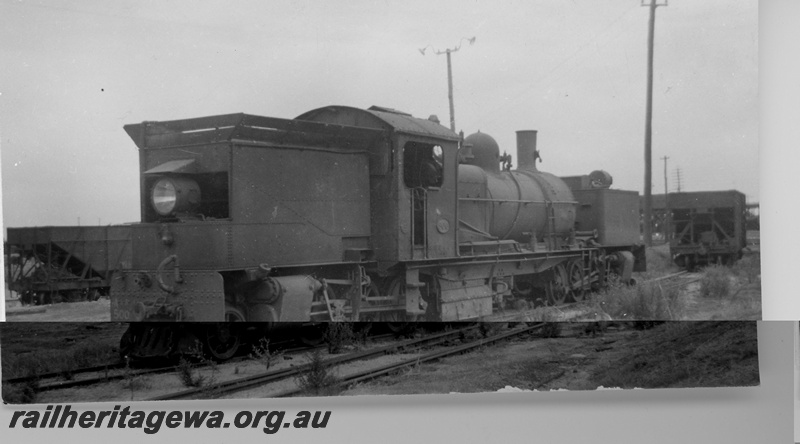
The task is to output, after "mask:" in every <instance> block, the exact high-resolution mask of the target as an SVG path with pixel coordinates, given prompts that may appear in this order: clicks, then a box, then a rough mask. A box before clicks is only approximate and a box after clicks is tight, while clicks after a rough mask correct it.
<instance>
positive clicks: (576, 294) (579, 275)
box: [569, 260, 586, 302]
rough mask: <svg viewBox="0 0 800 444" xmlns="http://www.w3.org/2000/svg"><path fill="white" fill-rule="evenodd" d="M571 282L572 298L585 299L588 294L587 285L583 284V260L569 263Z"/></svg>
mask: <svg viewBox="0 0 800 444" xmlns="http://www.w3.org/2000/svg"><path fill="white" fill-rule="evenodd" d="M569 283H570V287H571V289H572V300H574V301H575V302H581V301H583V298H584V296H586V286H585V285H584V284H583V266H582V265H581V261H579V260H577V261H573V262H572V263H571V264H570V265H569Z"/></svg>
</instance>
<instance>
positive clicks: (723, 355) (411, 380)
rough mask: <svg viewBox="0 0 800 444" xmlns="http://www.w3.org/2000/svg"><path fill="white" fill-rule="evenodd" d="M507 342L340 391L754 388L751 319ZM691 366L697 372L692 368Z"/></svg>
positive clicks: (573, 330) (572, 331)
mask: <svg viewBox="0 0 800 444" xmlns="http://www.w3.org/2000/svg"><path fill="white" fill-rule="evenodd" d="M582 330H583V329H582V328H580V326H577V325H572V326H571V327H569V328H566V327H565V328H564V331H563V332H562V336H563V337H559V338H552V339H537V340H526V341H516V342H509V343H507V344H506V345H503V346H500V347H491V348H486V349H483V350H481V351H478V352H474V353H470V354H465V355H461V356H457V357H452V358H447V359H444V360H441V361H439V362H436V363H432V364H425V365H422V366H420V367H418V368H412V369H409V370H407V371H406V372H402V373H399V374H396V375H393V376H389V377H385V378H381V379H378V380H375V381H371V382H367V383H362V384H359V385H357V386H355V387H351V388H350V389H348V390H346V391H345V392H343V393H342V394H343V395H375V394H423V393H473V392H487V391H518V390H559V389H566V390H595V389H597V388H598V387H605V388H614V387H618V388H669V387H697V386H703V387H725V386H751V385H758V383H759V375H758V353H757V347H758V346H757V338H756V336H757V335H756V323H755V322H675V323H666V324H662V325H659V326H656V327H654V328H652V329H647V330H635V329H629V328H621V329H609V330H607V331H606V332H605V333H604V334H603V335H599V336H596V337H592V336H591V335H586V334H585V333H584V332H583V331H582ZM695 370H696V371H695Z"/></svg>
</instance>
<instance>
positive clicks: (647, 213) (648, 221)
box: [642, 0, 666, 247]
mask: <svg viewBox="0 0 800 444" xmlns="http://www.w3.org/2000/svg"><path fill="white" fill-rule="evenodd" d="M642 6H645V4H644V0H642ZM647 6H649V7H650V23H649V26H648V30H647V105H646V107H647V108H646V114H645V122H644V233H643V234H644V244H645V245H646V246H648V247H649V246H652V245H653V223H652V218H653V184H652V180H653V171H652V170H653V168H652V167H653V165H652V163H653V162H652V149H651V147H652V144H651V142H652V131H653V41H654V33H655V26H656V7H657V6H666V3H664V4H663V5H659V4H658V3H657V0H650V4H648V5H647Z"/></svg>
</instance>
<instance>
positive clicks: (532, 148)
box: [517, 130, 541, 171]
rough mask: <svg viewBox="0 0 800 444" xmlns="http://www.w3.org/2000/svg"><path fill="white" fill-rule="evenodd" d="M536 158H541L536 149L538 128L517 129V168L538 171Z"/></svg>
mask: <svg viewBox="0 0 800 444" xmlns="http://www.w3.org/2000/svg"><path fill="white" fill-rule="evenodd" d="M536 159H541V158H540V157H539V152H538V151H536V130H524V131H517V162H518V166H517V169H519V170H526V171H538V170H537V169H536Z"/></svg>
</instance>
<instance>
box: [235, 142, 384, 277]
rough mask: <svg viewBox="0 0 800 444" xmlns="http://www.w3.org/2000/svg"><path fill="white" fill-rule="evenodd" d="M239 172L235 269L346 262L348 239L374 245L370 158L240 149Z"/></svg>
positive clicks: (321, 152) (237, 150) (322, 152)
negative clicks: (247, 264) (257, 264)
mask: <svg viewBox="0 0 800 444" xmlns="http://www.w3.org/2000/svg"><path fill="white" fill-rule="evenodd" d="M233 171H234V172H235V173H234V174H233V177H232V194H233V195H234V196H236V199H235V201H234V203H233V205H232V206H231V213H232V218H233V220H234V221H235V222H236V226H235V228H234V229H233V232H232V233H231V239H232V241H231V242H232V255H233V258H234V264H239V263H241V262H250V263H252V261H256V262H259V261H260V262H264V261H267V262H272V263H273V264H291V263H313V262H341V261H342V260H343V254H344V251H343V239H345V238H347V239H348V240H347V241H346V243H347V244H348V245H347V246H353V245H355V246H360V247H362V248H367V247H368V242H369V236H370V205H369V197H370V189H369V159H368V156H367V154H366V153H365V152H339V151H335V150H330V151H327V150H302V149H286V148H273V147H253V146H236V147H235V148H234V155H233ZM359 239H360V240H359ZM301 245H302V246H305V248H298V246H301Z"/></svg>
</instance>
